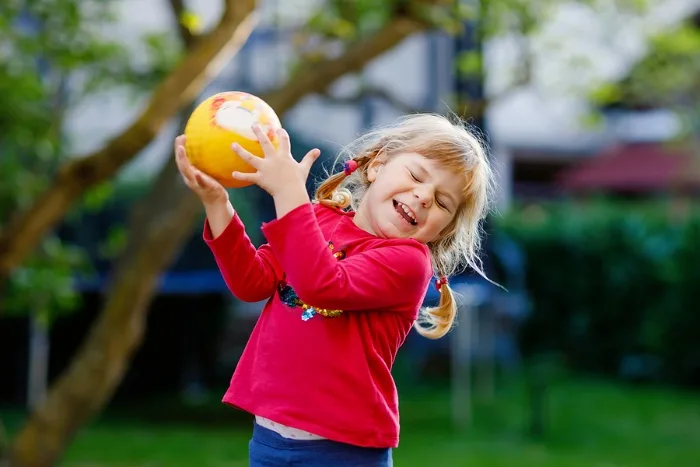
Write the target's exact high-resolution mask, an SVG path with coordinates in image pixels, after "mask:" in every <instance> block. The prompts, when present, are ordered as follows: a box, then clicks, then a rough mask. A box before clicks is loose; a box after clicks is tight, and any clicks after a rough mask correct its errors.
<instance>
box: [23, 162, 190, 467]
mask: <svg viewBox="0 0 700 467" xmlns="http://www.w3.org/2000/svg"><path fill="white" fill-rule="evenodd" d="M199 210H200V203H199V200H198V199H197V198H196V197H195V196H193V195H192V194H191V192H190V191H189V189H188V188H187V187H186V186H184V184H183V183H182V182H181V181H180V180H179V174H177V168H176V166H175V164H174V159H171V160H170V161H169V163H168V164H167V165H166V167H165V168H164V169H163V171H162V172H161V174H160V177H159V179H158V181H157V182H156V184H155V186H154V189H153V190H152V192H151V193H150V195H149V196H148V198H147V199H146V200H145V201H144V202H143V203H139V204H137V205H136V208H135V210H134V213H133V216H132V222H131V226H130V237H129V242H128V245H127V248H126V250H125V252H124V254H123V256H122V258H121V260H120V261H119V262H118V264H117V265H116V267H115V269H114V271H113V275H112V281H113V282H112V284H111V287H110V293H109V296H108V298H107V300H106V303H105V306H104V309H103V310H102V313H101V314H100V315H99V317H98V319H97V321H96V322H95V324H94V325H93V327H92V329H91V331H90V333H89V335H88V337H87V339H86V341H85V343H84V345H83V346H82V348H80V349H79V351H78V352H77V355H76V357H75V359H74V360H73V362H72V364H71V365H70V366H69V367H68V369H67V370H66V371H65V372H64V373H63V374H62V375H61V377H60V378H59V379H58V381H57V382H56V383H55V385H54V386H53V387H52V388H51V391H50V392H49V395H48V397H47V399H46V400H45V402H44V403H43V404H42V405H40V406H39V407H38V408H37V410H35V411H34V412H33V413H32V415H31V416H30V418H29V420H28V423H27V424H26V425H25V427H24V429H23V430H22V431H21V432H20V433H19V434H18V435H17V437H16V438H15V441H14V444H13V447H12V460H13V465H16V466H23V467H29V466H31V467H40V466H43V467H46V466H51V465H55V464H56V462H57V461H58V460H59V459H60V456H61V455H62V454H63V451H64V449H65V448H66V447H67V445H68V442H69V440H70V439H71V438H72V437H73V436H74V435H75V433H76V431H77V430H78V428H80V426H82V425H83V423H85V422H86V421H88V420H89V419H90V418H91V417H92V416H94V415H95V414H96V413H98V412H99V411H100V409H101V408H102V407H103V406H104V404H105V403H106V402H107V401H109V400H110V398H111V396H112V394H113V392H114V390H115V389H116V388H117V387H118V385H119V382H120V381H121V379H122V377H123V375H124V373H125V372H126V370H127V368H128V364H129V361H130V359H131V357H132V355H133V354H134V351H135V350H136V348H137V347H138V345H139V344H140V343H141V340H142V337H143V333H144V327H145V320H146V313H145V311H146V310H147V309H148V305H149V303H150V301H151V297H152V296H153V292H154V290H155V288H156V286H157V283H158V276H159V273H160V271H161V270H162V269H164V268H165V267H166V266H167V265H168V264H169V263H170V261H171V260H172V258H173V257H174V256H175V253H176V252H177V251H178V249H179V248H180V246H181V244H182V243H183V241H184V239H185V238H186V237H187V236H188V235H189V234H190V233H191V232H192V222H193V219H194V218H195V216H196V214H197V213H198V212H199Z"/></svg>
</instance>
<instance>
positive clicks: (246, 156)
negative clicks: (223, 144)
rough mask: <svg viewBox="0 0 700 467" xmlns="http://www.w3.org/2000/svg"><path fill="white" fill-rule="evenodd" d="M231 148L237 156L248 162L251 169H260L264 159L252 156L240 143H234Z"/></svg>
mask: <svg viewBox="0 0 700 467" xmlns="http://www.w3.org/2000/svg"><path fill="white" fill-rule="evenodd" d="M231 148H232V149H233V150H234V151H235V152H236V154H238V155H239V156H240V158H241V159H243V160H244V161H245V162H247V163H248V164H249V165H250V166H251V167H253V168H254V169H256V170H257V169H259V168H260V165H261V164H262V158H260V157H257V156H254V155H252V154H251V153H249V152H248V151H246V150H245V149H244V148H243V147H242V146H241V145H240V144H238V143H233V144H232V145H231Z"/></svg>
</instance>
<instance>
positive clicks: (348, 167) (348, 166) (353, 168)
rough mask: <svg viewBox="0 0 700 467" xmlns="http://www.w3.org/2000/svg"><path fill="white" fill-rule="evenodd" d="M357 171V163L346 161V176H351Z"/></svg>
mask: <svg viewBox="0 0 700 467" xmlns="http://www.w3.org/2000/svg"><path fill="white" fill-rule="evenodd" d="M356 170H357V161H355V160H353V159H350V160H349V161H346V162H345V164H343V171H344V172H345V175H346V176H347V175H350V174H352V173H353V172H354V171H356Z"/></svg>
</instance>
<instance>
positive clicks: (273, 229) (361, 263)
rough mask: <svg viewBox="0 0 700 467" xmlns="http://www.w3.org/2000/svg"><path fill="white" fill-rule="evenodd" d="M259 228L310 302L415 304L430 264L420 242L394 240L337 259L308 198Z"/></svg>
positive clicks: (352, 305)
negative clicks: (340, 259) (305, 201)
mask: <svg viewBox="0 0 700 467" xmlns="http://www.w3.org/2000/svg"><path fill="white" fill-rule="evenodd" d="M263 232H264V234H265V236H266V237H267V239H268V242H269V245H270V246H271V248H272V250H273V251H274V253H275V257H276V258H277V259H278V261H279V263H280V265H281V266H282V268H283V269H284V271H285V272H286V280H288V281H289V283H290V284H291V285H292V287H293V288H294V290H295V291H296V293H297V295H298V296H299V298H300V299H301V300H302V301H304V302H305V303H308V304H309V305H311V306H316V307H319V308H329V309H347V310H363V309H371V308H393V307H413V306H418V305H419V304H420V303H421V302H422V299H423V296H424V295H425V292H426V290H427V287H428V284H429V281H430V277H431V275H432V266H431V262H430V256H429V253H428V251H427V248H426V247H425V245H422V244H420V243H418V242H416V241H414V240H397V241H396V242H395V245H392V246H386V247H381V248H376V249H373V250H370V251H366V252H362V253H359V254H356V255H352V256H349V257H347V258H346V259H344V260H342V261H338V260H337V259H336V258H335V257H333V253H332V252H331V251H330V250H329V248H328V244H327V241H326V239H324V237H323V234H322V232H321V229H320V228H319V226H318V223H317V221H316V215H315V213H314V211H313V206H312V205H311V204H310V203H306V204H303V205H300V206H298V207H296V208H293V209H292V210H290V211H289V212H288V213H286V214H285V215H284V216H281V217H278V218H277V219H276V220H274V221H272V222H270V223H267V224H265V225H264V226H263Z"/></svg>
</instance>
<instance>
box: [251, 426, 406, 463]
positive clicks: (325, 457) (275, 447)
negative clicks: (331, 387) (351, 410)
mask: <svg viewBox="0 0 700 467" xmlns="http://www.w3.org/2000/svg"><path fill="white" fill-rule="evenodd" d="M249 449H250V454H249V456H250V467H282V466H299V467H320V466H324V467H327V466H331V467H346V466H347V467H350V466H352V467H391V466H392V465H393V462H392V458H391V449H390V448H387V449H380V448H363V447H359V446H353V445H350V444H344V443H338V442H336V441H330V440H325V439H323V440H308V441H307V440H296V439H287V438H285V437H283V436H281V435H279V434H278V433H275V432H274V431H272V430H268V429H267V428H265V427H262V426H260V425H258V424H257V423H256V424H254V425H253V438H252V439H251V440H250V444H249Z"/></svg>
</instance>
